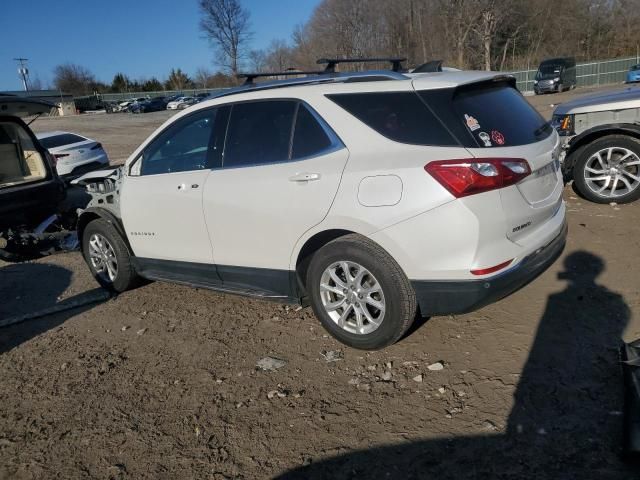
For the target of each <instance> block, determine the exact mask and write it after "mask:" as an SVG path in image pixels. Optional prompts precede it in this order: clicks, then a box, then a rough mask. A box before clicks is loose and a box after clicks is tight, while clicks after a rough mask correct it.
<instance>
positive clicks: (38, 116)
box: [27, 112, 44, 127]
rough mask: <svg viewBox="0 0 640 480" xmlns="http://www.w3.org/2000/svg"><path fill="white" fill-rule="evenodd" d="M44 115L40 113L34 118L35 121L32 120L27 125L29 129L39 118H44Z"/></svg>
mask: <svg viewBox="0 0 640 480" xmlns="http://www.w3.org/2000/svg"><path fill="white" fill-rule="evenodd" d="M43 113H44V112H40V113H38V114H37V115H36V116H35V117H33V120H31V121H30V122H29V123H27V127H28V126H29V125H31V124H32V123H33V122H35V121H36V120H37V119H39V118H40V117H41V116H42V114H43Z"/></svg>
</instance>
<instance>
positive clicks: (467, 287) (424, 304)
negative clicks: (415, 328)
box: [411, 222, 567, 315]
mask: <svg viewBox="0 0 640 480" xmlns="http://www.w3.org/2000/svg"><path fill="white" fill-rule="evenodd" d="M566 238H567V224H566V222H565V224H564V226H563V227H562V230H561V232H560V234H559V235H558V236H557V237H555V238H554V239H553V240H552V241H551V242H550V243H548V244H547V245H545V246H544V247H541V248H540V249H538V250H536V251H535V252H534V253H532V254H530V255H529V256H527V257H526V258H524V259H523V260H522V261H521V262H520V263H518V264H517V265H515V266H514V267H512V268H510V269H509V270H507V271H506V272H504V273H501V274H498V275H496V276H495V277H490V278H484V279H481V280H445V281H431V280H413V281H411V285H412V286H413V289H414V290H415V292H416V298H417V300H418V303H419V305H420V311H421V313H422V314H423V315H444V314H459V313H467V312H471V311H473V310H477V309H479V308H482V307H484V306H486V305H489V304H490V303H493V302H496V301H498V300H500V299H501V298H504V297H506V296H507V295H509V294H511V293H513V292H515V291H516V290H519V289H520V288H522V287H523V286H525V285H526V284H528V283H529V282H531V281H532V280H533V279H535V278H536V277H537V276H538V275H540V274H541V273H542V272H544V271H545V270H546V269H547V268H549V267H550V266H551V264H553V262H555V261H556V259H557V258H558V257H559V256H560V254H561V253H562V251H563V250H564V246H565V243H566Z"/></svg>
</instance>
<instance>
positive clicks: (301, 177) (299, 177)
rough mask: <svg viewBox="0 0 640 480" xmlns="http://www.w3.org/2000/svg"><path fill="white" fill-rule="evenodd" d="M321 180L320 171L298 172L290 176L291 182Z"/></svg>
mask: <svg viewBox="0 0 640 480" xmlns="http://www.w3.org/2000/svg"><path fill="white" fill-rule="evenodd" d="M314 180H320V174H319V173H296V174H295V175H294V176H293V177H289V181H291V182H312V181H314Z"/></svg>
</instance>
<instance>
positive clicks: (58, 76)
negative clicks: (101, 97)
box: [53, 63, 98, 95]
mask: <svg viewBox="0 0 640 480" xmlns="http://www.w3.org/2000/svg"><path fill="white" fill-rule="evenodd" d="M53 85H54V86H55V88H56V89H58V90H61V91H63V92H65V93H71V94H73V95H89V94H91V93H93V91H94V90H95V89H96V87H97V85H98V82H96V77H95V76H94V75H93V73H91V72H90V71H89V70H88V69H87V68H85V67H83V66H81V65H76V64H74V63H65V64H62V65H58V66H56V67H55V68H54V69H53Z"/></svg>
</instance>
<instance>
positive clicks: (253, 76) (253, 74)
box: [237, 70, 327, 85]
mask: <svg viewBox="0 0 640 480" xmlns="http://www.w3.org/2000/svg"><path fill="white" fill-rule="evenodd" d="M325 73H327V72H325V71H324V70H312V71H306V72H303V71H300V70H287V71H286V72H251V73H239V74H238V75H237V77H238V78H244V79H245V80H244V84H245V85H250V84H253V80H254V79H256V78H260V77H280V76H293V75H322V74H325Z"/></svg>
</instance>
